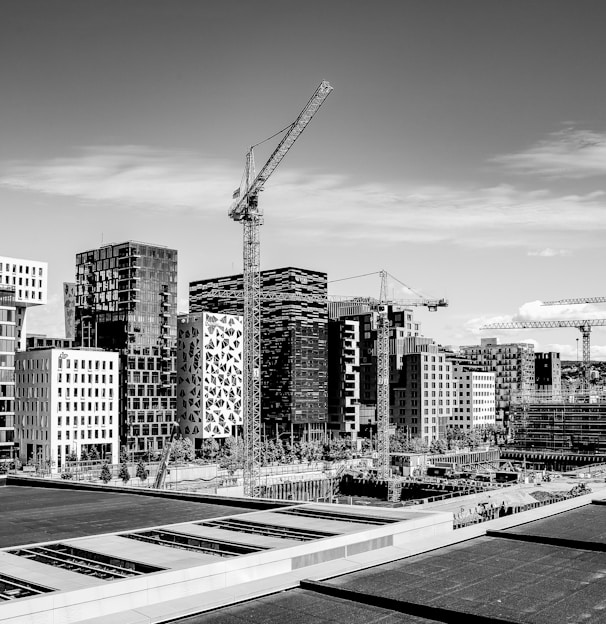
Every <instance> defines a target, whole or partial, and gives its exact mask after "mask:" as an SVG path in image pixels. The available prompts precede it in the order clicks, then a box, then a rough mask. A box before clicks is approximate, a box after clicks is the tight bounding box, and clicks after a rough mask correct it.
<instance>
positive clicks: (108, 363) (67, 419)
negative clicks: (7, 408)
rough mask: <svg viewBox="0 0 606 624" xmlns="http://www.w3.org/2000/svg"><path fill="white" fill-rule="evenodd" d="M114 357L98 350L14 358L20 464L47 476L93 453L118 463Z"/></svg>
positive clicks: (45, 351) (56, 351)
mask: <svg viewBox="0 0 606 624" xmlns="http://www.w3.org/2000/svg"><path fill="white" fill-rule="evenodd" d="M118 358H119V356H118V354H117V353H115V352H109V351H103V350H102V349H87V348H83V349H53V348H51V349H36V350H31V351H22V352H19V353H17V358H16V410H15V414H16V427H15V436H16V438H17V440H18V442H19V459H20V460H21V461H22V462H23V463H26V462H28V461H32V462H34V463H36V464H38V465H40V466H41V467H44V468H50V470H51V472H57V471H60V470H61V468H62V466H65V462H66V460H67V458H68V457H69V456H70V455H72V454H74V455H75V456H76V457H77V458H78V459H80V458H81V457H82V454H83V452H84V451H85V450H86V452H87V454H88V453H90V452H91V451H92V449H93V448H95V449H96V450H97V452H98V454H99V456H100V458H102V459H106V460H107V461H108V462H109V463H112V464H116V463H118V454H119V453H118V450H119V436H118V387H119V386H118V375H119V359H118Z"/></svg>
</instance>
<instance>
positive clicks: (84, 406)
mask: <svg viewBox="0 0 606 624" xmlns="http://www.w3.org/2000/svg"><path fill="white" fill-rule="evenodd" d="M63 405H64V404H63V403H62V402H61V401H59V402H58V403H57V411H58V412H62V411H63ZM78 405H80V408H78ZM106 405H107V409H109V411H110V412H111V411H113V409H114V404H113V402H111V401H110V402H109V403H106V402H105V401H102V402H101V403H99V402H98V401H95V402H92V401H89V402H84V401H81V402H80V403H78V402H77V401H73V402H72V403H70V402H69V401H67V402H66V403H65V411H66V412H69V411H70V410H71V411H74V412H77V411H78V409H80V411H82V412H85V411H89V412H92V411H95V412H98V411H102V412H105V411H106V409H105V407H106ZM99 406H101V408H99ZM93 407H94V409H93Z"/></svg>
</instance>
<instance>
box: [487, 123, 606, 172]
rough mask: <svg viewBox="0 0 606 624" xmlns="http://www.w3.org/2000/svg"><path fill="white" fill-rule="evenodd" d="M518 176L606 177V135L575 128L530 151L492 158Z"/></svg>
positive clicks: (557, 134) (567, 129) (561, 131)
mask: <svg viewBox="0 0 606 624" xmlns="http://www.w3.org/2000/svg"><path fill="white" fill-rule="evenodd" d="M491 160H492V161H493V162H496V163H499V164H501V165H504V166H505V167H506V168H507V169H509V170H511V171H513V172H515V173H525V174H539V175H544V176H549V177H553V176H558V177H567V178H587V177H590V176H596V175H604V174H606V134H604V133H599V132H590V131H587V130H577V129H575V128H574V127H571V128H565V129H563V130H559V131H557V132H553V133H551V134H550V135H548V137H547V138H546V139H544V140H542V141H539V142H538V143H536V144H535V145H533V146H531V147H529V148H528V149H526V150H524V151H521V152H517V153H514V154H502V155H499V156H495V157H494V158H492V159H491Z"/></svg>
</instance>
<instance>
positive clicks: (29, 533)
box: [0, 485, 254, 548]
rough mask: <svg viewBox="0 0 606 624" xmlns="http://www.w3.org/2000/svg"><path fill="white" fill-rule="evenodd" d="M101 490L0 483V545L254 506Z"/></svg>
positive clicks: (83, 534) (71, 536)
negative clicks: (2, 484) (3, 485)
mask: <svg viewBox="0 0 606 624" xmlns="http://www.w3.org/2000/svg"><path fill="white" fill-rule="evenodd" d="M253 509H254V507H252V506H251V507H244V506H243V507H232V506H228V505H221V504H220V501H219V502H217V504H211V503H207V502H192V501H185V500H179V499H176V498H162V497H148V496H142V495H137V494H118V493H115V492H106V491H103V490H95V491H87V490H66V489H55V488H43V487H26V486H22V485H19V486H11V485H8V486H5V487H0V510H1V513H2V516H1V521H0V548H6V547H10V546H20V545H23V544H33V543H38V542H50V541H54V540H65V539H74V538H77V537H86V536H90V535H97V534H101V533H114V532H116V531H130V530H134V529H140V528H145V527H150V526H155V525H159V524H172V523H176V522H187V521H190V520H205V519H209V518H217V517H220V516H227V515H230V516H231V515H235V514H240V513H246V512H249V511H252V510H253Z"/></svg>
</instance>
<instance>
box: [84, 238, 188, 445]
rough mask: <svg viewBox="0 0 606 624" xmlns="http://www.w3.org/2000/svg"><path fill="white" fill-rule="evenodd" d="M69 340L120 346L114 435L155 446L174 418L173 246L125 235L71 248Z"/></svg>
mask: <svg viewBox="0 0 606 624" xmlns="http://www.w3.org/2000/svg"><path fill="white" fill-rule="evenodd" d="M75 316H76V343H77V344H79V345H81V346H84V347H98V348H102V349H108V350H112V351H118V352H119V353H120V373H121V375H120V442H121V444H122V446H123V448H125V450H126V451H127V452H128V453H130V454H134V453H145V452H155V451H160V450H162V449H163V448H164V444H165V442H166V441H167V439H168V437H169V436H170V433H171V430H172V428H173V426H174V425H175V422H176V396H175V388H176V369H175V364H176V340H177V251H176V250H174V249H168V248H166V247H161V246H156V245H149V244H146V243H139V242H133V241H128V242H125V243H120V244H112V245H105V246H103V247H100V248H98V249H93V250H90V251H85V252H82V253H79V254H77V256H76V315H75Z"/></svg>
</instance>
